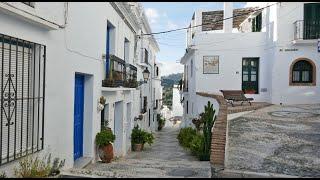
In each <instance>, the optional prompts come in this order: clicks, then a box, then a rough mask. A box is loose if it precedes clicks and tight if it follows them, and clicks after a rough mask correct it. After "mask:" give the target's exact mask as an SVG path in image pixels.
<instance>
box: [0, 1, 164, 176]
mask: <svg viewBox="0 0 320 180" xmlns="http://www.w3.org/2000/svg"><path fill="white" fill-rule="evenodd" d="M133 4H134V3H133ZM136 4H139V3H136ZM141 11H142V12H143V9H141ZM141 23H144V24H148V22H147V19H146V18H145V19H143V20H141V17H140V16H136V14H134V6H132V4H131V3H127V2H70V3H69V2H68V3H67V2H24V3H22V2H1V3H0V59H1V63H0V70H1V80H0V81H1V82H0V86H1V87H2V89H1V129H0V135H1V142H0V155H1V158H0V165H1V166H0V170H6V171H7V170H13V168H12V166H15V165H17V161H18V160H19V159H20V158H21V157H23V156H26V155H29V154H34V153H36V152H39V153H40V154H44V153H52V155H53V156H55V157H59V158H60V159H66V164H65V168H71V167H73V166H74V165H75V164H76V163H77V161H78V160H80V159H82V160H83V159H86V161H88V162H95V161H96V160H98V157H97V153H96V146H95V142H94V141H95V136H96V134H97V133H98V132H99V131H100V130H101V128H102V126H104V125H106V124H105V123H106V122H108V123H109V126H110V127H111V128H112V129H113V131H114V133H115V135H116V141H115V143H114V149H115V155H116V156H124V155H126V154H127V152H128V151H129V150H130V147H131V146H130V134H131V129H132V128H133V125H134V123H135V122H136V121H135V120H136V119H137V117H139V115H140V113H141V109H143V106H142V104H143V103H142V97H145V96H147V97H148V99H149V100H150V103H149V104H148V105H149V106H148V109H151V111H150V113H149V114H151V117H153V116H154V113H157V112H158V109H155V111H153V109H152V108H153V106H154V105H153V103H151V102H152V101H153V100H155V99H154V98H152V96H153V94H157V93H159V92H158V89H155V91H156V93H154V92H153V91H152V89H151V88H152V85H151V84H153V83H155V82H154V80H153V78H151V77H153V76H154V73H153V69H154V62H155V58H156V53H157V52H158V51H159V48H158V46H157V43H156V41H155V40H154V39H152V38H151V39H148V41H147V43H149V44H150V45H149V44H148V46H147V47H149V48H153V50H150V52H152V56H151V55H149V57H150V59H152V60H150V64H151V65H152V67H151V68H150V69H152V70H150V69H149V71H150V74H151V75H150V77H149V79H148V80H147V81H146V83H138V86H137V85H136V84H134V83H133V84H130V83H129V81H128V80H136V81H138V82H139V81H140V80H142V81H143V75H142V71H144V70H145V67H144V66H142V65H141V61H143V60H144V59H145V57H144V56H142V55H141V52H140V50H141V48H142V47H145V45H144V46H139V40H138V36H137V35H139V34H141V29H143V28H145V27H142V24H141ZM144 26H146V25H144ZM144 31H145V32H146V33H150V32H151V30H150V29H148V30H144ZM139 54H140V55H141V56H140V55H139ZM110 79H112V80H110ZM108 80H109V81H108ZM155 84H156V83H155ZM101 96H103V97H105V98H106V104H105V106H104V109H103V110H102V111H101V109H99V108H98V107H99V99H100V97H101ZM157 98H159V97H157ZM145 116H146V115H145ZM149 116H150V115H149ZM144 118H146V117H144ZM137 121H139V120H137ZM144 121H146V119H145V120H144ZM7 173H9V174H10V172H9V171H7Z"/></svg>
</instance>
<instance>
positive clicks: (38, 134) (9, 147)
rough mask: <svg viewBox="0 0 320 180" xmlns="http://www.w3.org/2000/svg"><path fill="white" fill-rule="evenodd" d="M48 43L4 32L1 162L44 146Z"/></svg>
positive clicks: (0, 42)
mask: <svg viewBox="0 0 320 180" xmlns="http://www.w3.org/2000/svg"><path fill="white" fill-rule="evenodd" d="M45 58H46V46H44V45H40V44H36V43H33V42H29V41H25V40H22V39H18V38H14V37H10V36H6V35H3V34H0V60H1V62H0V77H1V78H0V87H1V89H0V90H1V96H0V99H1V110H0V111H1V112H0V113H1V115H0V117H1V126H0V128H1V130H0V131H1V136H0V138H1V139H0V140H1V141H0V144H1V149H0V165H3V164H6V163H9V162H11V161H14V160H16V159H18V158H21V157H24V156H26V155H29V154H32V153H35V152H38V151H40V150H42V149H43V146H44V139H43V137H44V131H43V130H44V103H45V102H44V100H45V90H44V84H45V70H46V68H45Z"/></svg>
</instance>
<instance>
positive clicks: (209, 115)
mask: <svg viewBox="0 0 320 180" xmlns="http://www.w3.org/2000/svg"><path fill="white" fill-rule="evenodd" d="M204 109H205V111H204V114H203V116H202V117H203V121H204V122H203V130H202V131H203V137H204V151H203V152H204V153H203V156H202V158H205V159H207V160H209V159H210V147H211V136H212V132H211V130H212V127H213V125H214V122H215V120H216V117H215V116H214V115H215V110H214V109H213V104H211V103H210V101H208V104H207V106H205V107H204Z"/></svg>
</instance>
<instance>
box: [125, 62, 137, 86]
mask: <svg viewBox="0 0 320 180" xmlns="http://www.w3.org/2000/svg"><path fill="white" fill-rule="evenodd" d="M126 74H127V77H126V80H125V83H124V86H125V87H129V88H136V87H138V83H137V68H136V67H135V66H134V65H131V64H129V65H128V68H127V72H126Z"/></svg>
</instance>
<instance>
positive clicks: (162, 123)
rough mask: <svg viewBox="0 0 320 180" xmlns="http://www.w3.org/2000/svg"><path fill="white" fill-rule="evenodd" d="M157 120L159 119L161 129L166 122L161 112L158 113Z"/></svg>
mask: <svg viewBox="0 0 320 180" xmlns="http://www.w3.org/2000/svg"><path fill="white" fill-rule="evenodd" d="M157 121H158V130H159V131H160V130H161V129H162V128H163V127H164V125H165V124H166V119H165V118H164V117H162V116H161V115H160V114H157Z"/></svg>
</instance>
